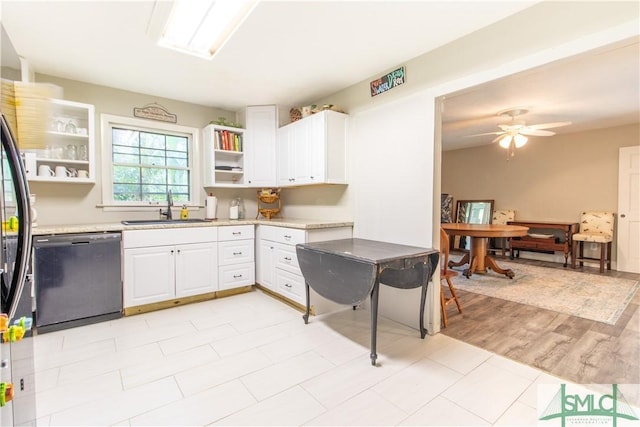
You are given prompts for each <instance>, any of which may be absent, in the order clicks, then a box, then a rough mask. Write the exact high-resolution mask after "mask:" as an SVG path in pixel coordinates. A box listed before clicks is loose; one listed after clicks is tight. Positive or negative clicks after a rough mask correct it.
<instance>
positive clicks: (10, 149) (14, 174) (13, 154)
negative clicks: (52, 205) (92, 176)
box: [0, 114, 31, 319]
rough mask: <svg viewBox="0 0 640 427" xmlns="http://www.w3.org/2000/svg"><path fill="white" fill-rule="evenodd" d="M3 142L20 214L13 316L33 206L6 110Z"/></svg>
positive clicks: (25, 261) (26, 257)
mask: <svg viewBox="0 0 640 427" xmlns="http://www.w3.org/2000/svg"><path fill="white" fill-rule="evenodd" d="M0 122H1V123H2V129H1V131H2V145H3V147H4V150H5V153H6V154H7V159H6V160H7V162H8V163H9V166H10V167H9V169H10V170H11V178H12V179H13V182H14V185H15V187H16V211H17V216H18V245H17V250H16V263H15V268H14V272H13V277H12V278H11V284H10V286H9V294H8V302H9V310H8V313H7V315H8V316H9V319H12V318H13V316H15V314H16V309H17V308H18V303H19V301H20V295H21V294H22V291H23V288H24V283H25V279H26V276H27V269H28V266H29V259H30V258H31V208H30V206H29V185H28V183H27V174H26V172H25V169H24V165H23V163H22V160H21V156H20V153H19V151H18V146H17V143H16V139H15V138H14V136H13V134H12V133H11V130H10V129H9V126H8V125H7V121H6V119H5V117H4V114H2V120H0Z"/></svg>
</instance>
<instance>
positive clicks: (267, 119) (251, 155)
mask: <svg viewBox="0 0 640 427" xmlns="http://www.w3.org/2000/svg"><path fill="white" fill-rule="evenodd" d="M277 120H278V114H277V108H276V106H275V105H264V106H257V107H247V110H246V131H245V135H246V144H245V162H246V164H245V167H246V171H245V175H246V182H247V185H249V186H251V187H275V186H276V185H277V182H276V181H277V180H276V172H277V171H276V132H277V129H278V127H277V124H278V122H277Z"/></svg>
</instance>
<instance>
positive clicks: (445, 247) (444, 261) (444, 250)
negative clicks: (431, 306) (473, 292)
mask: <svg viewBox="0 0 640 427" xmlns="http://www.w3.org/2000/svg"><path fill="white" fill-rule="evenodd" d="M440 253H441V254H442V256H441V257H440V307H441V309H442V324H443V325H444V327H445V328H446V327H447V325H448V324H449V320H448V318H447V305H449V304H450V303H451V302H455V303H456V305H457V306H458V312H459V313H462V307H461V306H460V300H458V296H457V295H456V290H455V288H454V287H453V283H452V282H451V278H452V277H456V276H457V275H458V272H457V271H454V270H449V267H448V265H449V236H448V235H447V233H446V231H444V230H443V229H442V228H441V229H440ZM443 280H444V281H445V282H446V283H447V285H448V288H449V294H450V295H451V296H449V297H446V296H445V287H444V286H443V285H442V281H443Z"/></svg>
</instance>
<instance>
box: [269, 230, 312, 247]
mask: <svg viewBox="0 0 640 427" xmlns="http://www.w3.org/2000/svg"><path fill="white" fill-rule="evenodd" d="M260 230H261V231H260V233H261V238H263V239H267V240H273V241H274V242H280V243H285V244H287V245H293V246H295V245H297V244H298V243H305V240H306V232H305V231H304V230H298V229H295V228H285V227H273V226H269V225H265V226H261V229H260Z"/></svg>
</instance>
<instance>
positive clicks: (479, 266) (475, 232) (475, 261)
mask: <svg viewBox="0 0 640 427" xmlns="http://www.w3.org/2000/svg"><path fill="white" fill-rule="evenodd" d="M440 226H441V227H442V229H443V230H444V231H445V232H446V233H447V234H449V235H451V236H469V237H470V239H471V252H470V253H466V254H465V255H464V257H462V259H461V260H460V261H459V262H453V261H449V267H459V266H461V265H465V264H467V263H468V264H469V268H467V269H465V270H464V272H463V273H462V274H463V275H464V276H465V277H466V278H467V279H468V278H469V277H471V275H472V274H473V273H487V269H490V270H493V271H495V272H496V273H498V274H504V275H505V276H507V277H508V278H509V279H513V276H514V273H513V270H510V269H502V268H500V267H499V266H498V265H497V264H496V261H495V259H493V257H491V256H489V254H488V253H487V248H488V246H489V245H488V242H489V238H490V237H522V236H526V235H527V231H529V227H523V226H520V225H502V224H464V223H444V224H440Z"/></svg>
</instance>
